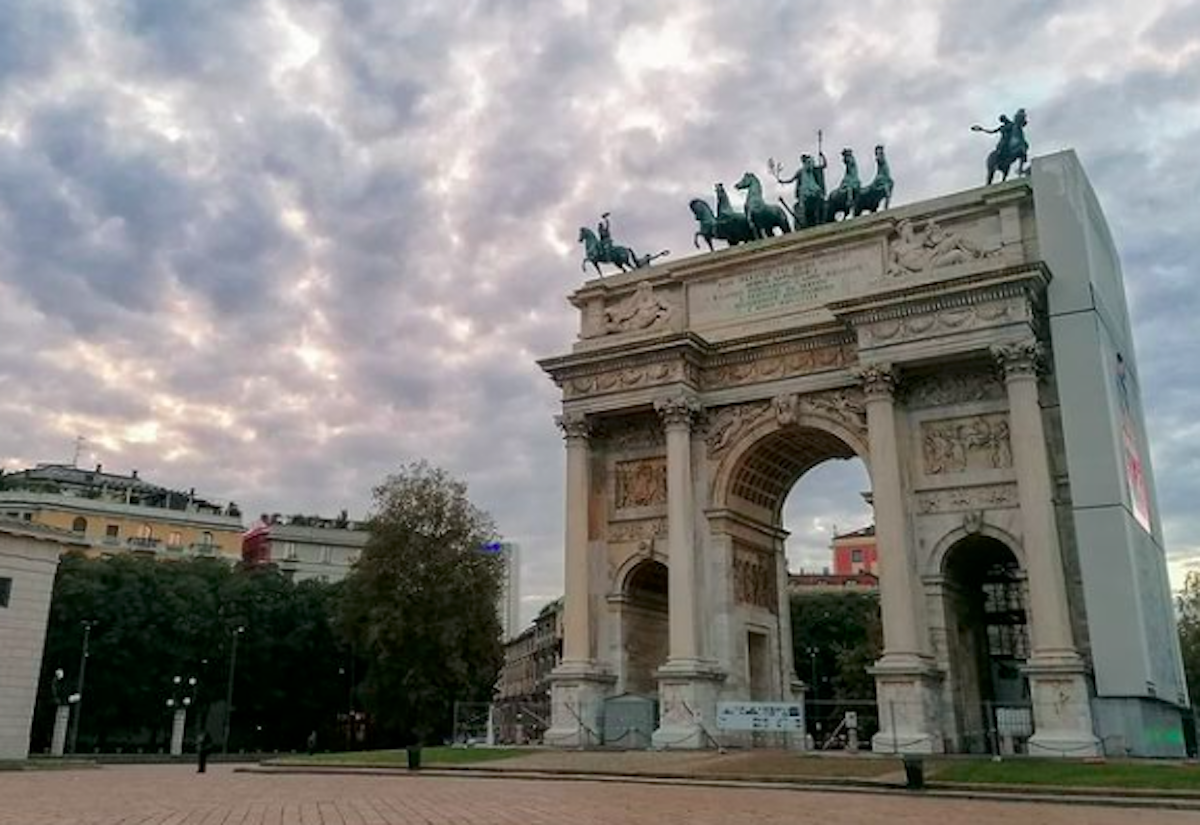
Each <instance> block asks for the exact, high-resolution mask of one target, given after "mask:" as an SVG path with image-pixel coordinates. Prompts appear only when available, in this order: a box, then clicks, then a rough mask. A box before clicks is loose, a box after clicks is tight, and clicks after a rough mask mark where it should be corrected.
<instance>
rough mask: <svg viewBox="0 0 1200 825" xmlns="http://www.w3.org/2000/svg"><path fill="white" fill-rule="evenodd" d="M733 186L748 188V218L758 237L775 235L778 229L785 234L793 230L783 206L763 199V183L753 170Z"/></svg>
mask: <svg viewBox="0 0 1200 825" xmlns="http://www.w3.org/2000/svg"><path fill="white" fill-rule="evenodd" d="M733 188H734V189H745V190H746V220H748V221H749V222H750V228H751V230H752V231H753V232H754V237H755V238H756V239H758V238H770V237H773V236H774V235H775V230H776V229H778V230H780V231H781V233H782V234H784V235H786V234H787V233H788V232H791V231H792V227H791V224H789V223H788V219H787V213H786V212H784V211H783V209H782V208H781V207H778V206H774V205H772V204H769V203H767V202H766V201H765V200H763V194H762V184H761V183H760V182H759V180H758V176H757V175H755V174H754V173H753V172H746V173H745V174H744V175H742V179H741V180H739V181H738V182H737V183H735V184H734V185H733Z"/></svg>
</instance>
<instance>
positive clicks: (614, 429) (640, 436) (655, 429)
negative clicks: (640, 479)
mask: <svg viewBox="0 0 1200 825" xmlns="http://www.w3.org/2000/svg"><path fill="white" fill-rule="evenodd" d="M602 434H603V437H604V445H605V447H606V448H607V449H608V450H610V451H611V452H616V453H627V452H637V451H642V450H652V449H658V448H661V447H663V446H664V445H665V444H666V443H667V437H666V433H664V432H663V428H662V425H661V424H660V423H659V422H658V419H657V418H655V417H652V416H648V415H647V416H627V417H625V418H621V419H617V420H615V421H606V422H605V424H604V429H603V431H602Z"/></svg>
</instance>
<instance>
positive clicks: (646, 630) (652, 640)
mask: <svg viewBox="0 0 1200 825" xmlns="http://www.w3.org/2000/svg"><path fill="white" fill-rule="evenodd" d="M624 596H625V598H624V605H623V609H622V611H621V621H622V625H623V626H622V632H621V637H622V642H623V647H624V656H625V674H624V675H625V692H626V693H638V694H643V695H646V696H655V695H657V693H658V682H657V680H656V679H655V675H654V674H655V671H657V670H658V668H660V667H661V666H662V665H663V663H664V662H666V661H667V653H668V645H669V624H668V617H667V566H666V565H665V564H663V563H662V562H659V561H654V560H652V559H647V560H645V561H641V562H639V563H638V564H637V566H636V567H634V568H633V569H632V570H631V571H629V575H628V576H627V577H626V579H625V593H624Z"/></svg>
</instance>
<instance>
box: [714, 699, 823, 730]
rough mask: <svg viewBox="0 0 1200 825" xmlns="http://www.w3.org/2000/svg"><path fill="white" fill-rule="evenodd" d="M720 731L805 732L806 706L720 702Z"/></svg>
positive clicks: (718, 723) (785, 703)
mask: <svg viewBox="0 0 1200 825" xmlns="http://www.w3.org/2000/svg"><path fill="white" fill-rule="evenodd" d="M717 727H718V728H719V729H720V730H749V731H800V732H803V731H804V706H803V705H798V704H795V703H792V702H718V703H717Z"/></svg>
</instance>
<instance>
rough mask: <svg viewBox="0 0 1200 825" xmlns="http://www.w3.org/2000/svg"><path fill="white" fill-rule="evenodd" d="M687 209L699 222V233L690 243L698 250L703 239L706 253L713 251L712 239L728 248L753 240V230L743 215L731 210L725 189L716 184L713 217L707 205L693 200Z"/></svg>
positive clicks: (697, 199)
mask: <svg viewBox="0 0 1200 825" xmlns="http://www.w3.org/2000/svg"><path fill="white" fill-rule="evenodd" d="M688 207H689V208H690V209H691V210H692V215H693V216H695V218H696V220H697V221H699V222H700V231H699V232H697V233H696V234H695V235H693V236H692V243H693V244H695V246H696V248H697V249H699V248H700V239H701V238H704V241H705V243H707V244H708V251H709V252H712V251H713V239H714V238H716V239H717V240H718V241H725V243H727V244H728V245H729V246H737V245H738V244H740V243H748V242H750V241H752V240H754V230H753V229H752V228H751V226H750V221H749V220H747V219H746V216H745V215H742V214H739V213H737V212H735V211H734V210H733V206H732V205H731V204H730V203H729V195H728V194H727V193H726V192H725V187H724V186H723V185H722V184H720V183H718V184H717V214H716V215H713V212H712V210H711V209H710V208H709V207H708V203H706V202H705V201H703V200H701V199H700V198H695V199H693V200H692V202H691V203H689V204H688Z"/></svg>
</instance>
